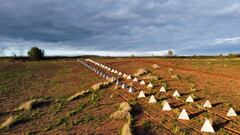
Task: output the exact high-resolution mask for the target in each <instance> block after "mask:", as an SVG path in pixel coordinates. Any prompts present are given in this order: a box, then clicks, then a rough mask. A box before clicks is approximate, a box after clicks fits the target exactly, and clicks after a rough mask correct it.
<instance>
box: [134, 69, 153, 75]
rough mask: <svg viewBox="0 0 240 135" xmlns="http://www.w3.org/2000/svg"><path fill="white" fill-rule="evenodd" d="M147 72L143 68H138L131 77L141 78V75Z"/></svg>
mask: <svg viewBox="0 0 240 135" xmlns="http://www.w3.org/2000/svg"><path fill="white" fill-rule="evenodd" d="M147 73H149V71H148V70H147V69H145V68H139V69H138V70H137V72H136V73H135V74H134V75H133V76H141V75H143V74H147Z"/></svg>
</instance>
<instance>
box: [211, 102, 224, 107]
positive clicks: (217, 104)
mask: <svg viewBox="0 0 240 135" xmlns="http://www.w3.org/2000/svg"><path fill="white" fill-rule="evenodd" d="M221 104H223V102H218V103H214V104H212V107H217V106H219V105H221Z"/></svg>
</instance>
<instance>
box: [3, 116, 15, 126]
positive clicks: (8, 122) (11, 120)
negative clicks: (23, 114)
mask: <svg viewBox="0 0 240 135" xmlns="http://www.w3.org/2000/svg"><path fill="white" fill-rule="evenodd" d="M15 120H16V118H15V117H14V116H10V117H9V118H8V119H7V120H6V121H5V122H3V123H2V124H1V126H0V129H4V128H9V127H10V126H11V125H13V124H14V123H15Z"/></svg>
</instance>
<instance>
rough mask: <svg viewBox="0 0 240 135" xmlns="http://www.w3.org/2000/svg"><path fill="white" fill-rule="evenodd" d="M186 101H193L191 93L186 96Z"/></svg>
mask: <svg viewBox="0 0 240 135" xmlns="http://www.w3.org/2000/svg"><path fill="white" fill-rule="evenodd" d="M186 102H194V100H193V98H192V96H191V95H189V96H188V98H187V99H186Z"/></svg>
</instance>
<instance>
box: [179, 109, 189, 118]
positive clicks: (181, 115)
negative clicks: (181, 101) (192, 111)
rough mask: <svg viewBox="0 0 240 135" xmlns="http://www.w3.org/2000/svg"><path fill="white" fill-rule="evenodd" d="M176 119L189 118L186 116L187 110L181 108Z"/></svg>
mask: <svg viewBox="0 0 240 135" xmlns="http://www.w3.org/2000/svg"><path fill="white" fill-rule="evenodd" d="M178 119H181V120H189V116H188V114H187V111H186V110H185V109H182V111H181V113H180V115H179V116H178Z"/></svg>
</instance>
